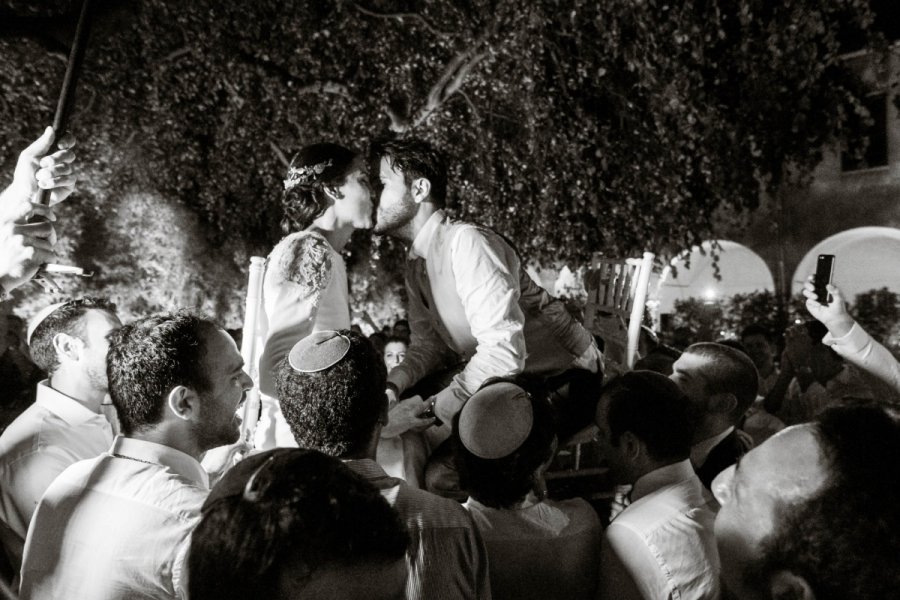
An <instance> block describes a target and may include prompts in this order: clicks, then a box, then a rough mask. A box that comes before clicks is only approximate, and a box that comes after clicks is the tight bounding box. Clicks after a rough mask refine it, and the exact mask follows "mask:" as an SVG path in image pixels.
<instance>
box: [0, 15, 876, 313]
mask: <svg viewBox="0 0 900 600" xmlns="http://www.w3.org/2000/svg"><path fill="white" fill-rule="evenodd" d="M28 4H29V3H28V2H16V3H14V4H12V8H9V7H7V8H6V9H5V10H6V11H11V10H14V11H15V15H14V17H15V19H13V21H11V22H14V24H13V25H12V26H9V27H7V28H6V29H5V30H4V31H2V33H3V35H2V37H0V89H2V94H0V116H2V118H0V130H2V134H0V146H2V152H0V157H2V159H3V161H4V162H3V165H2V168H3V172H4V173H5V174H9V173H11V165H12V164H13V162H14V159H15V156H16V154H17V152H18V150H19V149H21V148H22V147H24V145H26V143H27V142H28V141H30V140H31V139H32V138H33V137H35V136H36V135H37V132H39V131H40V130H41V129H42V127H43V126H45V124H46V123H49V122H50V120H51V117H52V111H53V108H54V106H55V95H56V91H57V89H58V86H59V82H61V80H62V73H63V70H64V67H65V40H64V36H63V41H62V42H60V39H61V38H60V35H59V34H58V33H57V32H58V31H59V30H60V24H61V23H63V24H64V23H65V20H66V19H69V20H71V19H72V17H73V15H74V14H75V13H77V4H78V3H74V4H75V6H74V7H73V6H70V3H68V2H56V3H52V4H51V7H50V8H47V7H46V6H44V5H43V4H42V5H41V6H42V7H39V8H35V11H36V12H34V11H32V12H29V11H28V8H27V5H28ZM34 4H35V5H37V4H38V3H34ZM23 6H26V8H23ZM42 11H43V12H42ZM872 18H873V15H872V12H871V10H870V8H869V5H868V2H867V1H866V0H783V1H782V2H779V3H775V2H771V1H769V0H685V1H684V2H667V1H665V0H607V1H604V2H595V1H593V0H535V1H525V0H418V1H414V0H358V1H356V2H348V1H343V0H332V1H326V2H318V1H316V2H314V1H301V0H293V1H285V0H255V1H254V2H217V1H214V0H194V1H193V2H187V3H172V2H165V1H164V0H143V1H138V0H126V1H124V2H118V3H106V4H103V3H101V8H100V10H99V11H98V14H97V17H96V24H95V29H94V34H93V38H92V40H91V44H90V47H89V48H88V52H87V58H86V61H85V67H84V72H83V73H82V75H81V82H80V89H79V97H78V108H77V110H76V115H75V117H74V118H73V127H72V129H73V131H74V132H75V133H76V134H77V136H78V137H79V140H80V150H79V156H80V158H81V164H82V165H83V167H84V182H83V184H81V185H80V188H79V191H78V193H77V194H78V197H77V199H75V201H73V202H71V203H70V205H69V206H67V207H65V208H64V209H62V210H63V211H64V212H63V216H64V218H65V220H64V221H63V223H64V225H63V226H62V235H63V238H64V240H63V242H64V248H65V250H66V252H67V253H68V258H70V259H71V260H73V261H77V262H79V263H81V264H85V265H87V266H89V267H93V268H95V269H96V270H97V271H98V276H97V277H96V278H95V279H94V280H92V281H90V280H88V281H79V282H70V283H69V284H68V285H70V286H81V287H80V289H85V290H89V291H95V292H99V293H109V294H111V295H113V296H114V297H117V299H119V300H120V302H124V303H125V304H126V305H127V310H131V311H135V312H140V311H144V310H153V309H158V308H162V307H163V306H166V305H170V304H173V303H179V302H181V303H184V302H190V303H193V304H198V303H199V304H200V305H203V306H205V307H206V308H207V309H209V310H212V311H214V312H217V313H219V315H220V316H223V317H225V318H226V319H227V320H230V321H231V322H234V318H235V314H236V311H237V313H238V314H239V310H240V306H241V305H240V297H241V288H242V287H243V286H244V285H245V280H244V277H245V275H244V274H243V272H244V270H245V260H246V257H247V256H248V255H249V254H251V253H256V254H260V253H263V254H264V253H266V252H267V251H268V249H269V248H271V247H272V246H273V245H274V243H275V242H276V241H277V239H278V237H279V234H280V232H279V231H278V228H277V224H278V221H279V219H280V216H281V214H280V208H279V199H280V189H281V180H282V178H283V177H284V171H285V168H286V164H285V163H286V161H287V160H289V158H290V156H291V155H292V153H293V152H295V151H296V150H297V149H299V148H300V147H301V146H302V145H304V144H307V143H311V142H315V141H321V140H330V141H337V142H340V143H343V144H345V145H348V146H351V147H355V148H358V149H362V148H363V147H364V146H365V145H366V143H367V142H368V141H369V140H370V139H372V138H373V137H375V136H378V135H383V134H385V133H394V134H415V135H420V136H423V137H426V138H428V139H430V140H432V141H433V142H435V143H436V144H437V145H438V146H439V147H441V148H442V149H443V150H444V151H445V152H446V153H447V155H448V156H449V157H450V159H451V161H450V163H451V177H450V198H449V201H450V204H451V208H453V210H454V211H455V212H456V214H458V215H459V216H461V217H463V218H466V219H471V220H475V221H478V222H481V223H483V224H485V225H488V226H491V227H494V228H496V229H497V230H498V231H501V232H502V233H503V234H505V235H506V236H507V237H509V238H510V239H512V240H513V241H514V242H515V243H516V244H517V246H518V248H519V250H520V251H521V253H522V254H523V255H525V256H526V257H528V258H529V259H532V260H538V261H551V260H562V261H564V262H570V263H577V262H579V261H584V260H586V259H587V257H588V256H589V255H590V253H591V252H594V251H604V252H607V253H610V254H625V253H635V252H638V251H640V250H643V249H649V250H653V251H655V252H657V253H658V254H659V253H666V252H676V251H678V250H680V249H681V248H684V247H690V246H691V245H693V244H696V243H699V242H700V241H702V240H704V239H709V238H712V237H715V236H714V229H715V217H716V215H721V214H735V215H737V214H741V213H742V212H745V211H747V210H752V209H753V208H754V207H756V206H757V205H758V202H759V198H760V194H762V193H772V192H775V191H777V189H779V187H780V186H781V185H783V184H784V183H785V182H786V181H787V180H789V179H796V178H798V177H799V178H802V177H804V176H806V175H807V174H808V173H809V172H810V171H811V170H812V168H813V167H814V166H815V165H816V164H817V163H818V162H819V160H820V159H821V152H822V150H823V148H824V147H825V146H826V145H827V144H830V143H833V142H835V141H837V140H840V139H842V138H843V137H845V136H846V135H848V134H849V132H850V131H852V130H855V129H857V128H856V127H855V126H856V124H857V122H858V121H860V120H865V119H866V118H867V115H866V112H865V109H864V108H863V107H862V104H861V103H860V98H861V97H863V96H864V94H865V91H866V90H865V89H864V87H863V85H862V83H861V82H860V80H859V78H858V77H857V75H856V74H854V73H853V72H852V71H851V70H850V69H849V68H847V67H846V66H845V64H844V62H843V61H842V59H841V57H840V53H841V47H840V37H841V35H843V34H846V32H847V31H851V32H852V33H854V34H855V35H857V37H858V36H859V35H862V36H863V37H864V38H865V39H867V40H868V42H869V43H868V45H869V46H870V47H871V48H873V49H876V50H877V49H878V48H879V47H880V46H879V40H877V39H875V38H871V37H867V36H868V34H867V31H868V30H869V27H870V25H871V23H872ZM17 25H18V26H17ZM26 25H27V26H26ZM375 179H376V180H377V178H375ZM154 207H157V208H154ZM179 237H182V238H184V239H176V238H179ZM352 255H353V260H351V264H355V266H354V267H353V270H354V274H353V275H352V279H353V280H354V281H355V282H358V285H356V286H355V287H356V292H357V300H360V301H361V300H365V299H370V300H371V299H372V298H374V297H376V296H377V295H378V294H381V293H383V291H384V288H385V285H384V284H385V283H388V284H391V283H393V284H396V282H397V281H398V275H399V273H400V270H401V264H402V263H401V258H402V254H401V252H400V249H399V248H398V247H397V245H396V244H392V243H390V242H388V241H386V240H382V239H378V238H374V239H373V238H372V236H369V235H359V236H357V239H355V241H354V243H353V245H352ZM385 273H387V274H389V275H390V277H385V276H384V274H385ZM388 287H389V286H388Z"/></svg>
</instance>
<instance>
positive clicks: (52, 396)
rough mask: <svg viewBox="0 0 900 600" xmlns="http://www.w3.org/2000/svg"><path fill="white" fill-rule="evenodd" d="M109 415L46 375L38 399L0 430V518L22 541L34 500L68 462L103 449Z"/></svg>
mask: <svg viewBox="0 0 900 600" xmlns="http://www.w3.org/2000/svg"><path fill="white" fill-rule="evenodd" d="M112 441H113V432H112V428H111V427H110V424H109V421H108V420H107V419H106V417H104V416H103V415H100V414H97V413H95V412H92V411H91V410H90V409H88V408H86V407H85V406H84V405H83V404H81V403H80V402H78V401H77V400H74V399H73V398H70V397H69V396H66V395H65V394H62V393H60V392H58V391H56V390H55V389H53V388H52V387H50V385H49V383H48V382H47V381H46V380H45V381H42V382H40V383H39V384H38V385H37V400H36V401H35V403H34V404H32V405H31V406H29V407H28V408H27V409H26V410H25V412H23V413H22V414H21V415H19V417H18V418H17V419H16V420H15V421H13V422H12V424H11V425H10V426H9V427H8V428H7V429H6V431H4V432H3V435H2V436H0V520H2V521H3V522H4V523H6V524H7V525H8V526H9V529H11V530H12V532H13V533H14V534H15V535H16V536H18V538H19V539H20V540H21V542H22V543H24V542H25V534H26V533H27V532H28V524H29V523H30V522H31V516H32V515H33V514H34V509H35V508H37V504H38V501H39V500H40V499H41V496H43V495H44V492H45V491H46V490H47V488H48V487H49V486H50V484H51V483H52V482H53V480H54V479H56V477H57V476H58V475H59V474H60V473H62V472H63V471H64V470H65V469H66V468H67V467H68V466H69V465H72V464H74V463H76V462H78V461H80V460H84V459H86V458H94V457H96V456H99V455H100V454H103V452H105V451H106V450H107V449H108V448H109V445H110V444H111V443H112Z"/></svg>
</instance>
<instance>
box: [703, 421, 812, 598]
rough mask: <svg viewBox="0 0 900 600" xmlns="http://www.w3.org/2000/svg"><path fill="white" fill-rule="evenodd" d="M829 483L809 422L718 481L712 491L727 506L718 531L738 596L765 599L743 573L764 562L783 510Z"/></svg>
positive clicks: (726, 574)
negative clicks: (765, 545) (765, 546)
mask: <svg viewBox="0 0 900 600" xmlns="http://www.w3.org/2000/svg"><path fill="white" fill-rule="evenodd" d="M826 479H827V467H826V463H825V459H824V457H823V455H822V452H821V449H820V446H819V442H818V440H817V439H816V435H815V433H814V430H813V426H812V425H809V424H805V425H797V426H795V427H789V428H788V429H785V430H783V431H781V432H779V433H777V434H776V435H775V436H773V437H771V438H769V439H768V440H767V441H766V442H764V443H763V444H762V445H760V446H758V447H757V448H754V449H753V450H751V451H750V452H748V453H747V454H745V455H744V456H743V458H741V459H739V460H738V463H737V464H736V465H733V466H731V467H729V468H728V469H726V470H725V471H722V472H721V473H720V474H719V475H718V476H717V477H716V478H715V480H714V481H713V484H712V491H713V494H714V495H715V497H716V500H718V502H719V504H721V505H722V508H721V510H719V513H718V515H717V516H716V527H715V532H716V544H717V545H718V547H719V558H720V559H721V562H722V579H723V581H724V582H725V584H726V586H727V587H728V589H729V590H730V591H731V592H732V593H734V594H735V595H736V597H737V598H739V599H741V600H743V599H745V598H757V597H762V596H761V594H760V590H757V589H753V587H752V585H748V582H747V581H745V579H746V578H745V577H744V576H743V574H744V573H745V571H746V570H747V568H748V566H750V565H753V564H755V563H758V562H759V561H760V559H761V558H762V556H761V552H762V550H761V544H762V542H763V541H764V540H765V539H766V538H767V537H769V536H770V535H772V534H773V533H775V528H776V524H777V521H778V514H779V512H778V511H779V510H791V508H790V507H791V506H792V505H796V504H797V503H799V502H802V501H803V500H805V499H807V498H809V497H810V496H811V495H812V494H814V493H815V492H816V491H817V490H818V489H820V488H821V487H822V485H823V484H824V483H825V481H826ZM757 583H761V582H757Z"/></svg>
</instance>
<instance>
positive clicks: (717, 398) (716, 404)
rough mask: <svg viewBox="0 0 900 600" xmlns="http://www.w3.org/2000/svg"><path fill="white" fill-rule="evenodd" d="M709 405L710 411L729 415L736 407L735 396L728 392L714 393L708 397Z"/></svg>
mask: <svg viewBox="0 0 900 600" xmlns="http://www.w3.org/2000/svg"><path fill="white" fill-rule="evenodd" d="M709 407H710V410H711V412H714V413H717V414H722V415H730V414H731V413H733V412H734V409H736V408H737V398H736V397H735V395H734V394H729V393H721V394H714V395H712V396H710V398H709Z"/></svg>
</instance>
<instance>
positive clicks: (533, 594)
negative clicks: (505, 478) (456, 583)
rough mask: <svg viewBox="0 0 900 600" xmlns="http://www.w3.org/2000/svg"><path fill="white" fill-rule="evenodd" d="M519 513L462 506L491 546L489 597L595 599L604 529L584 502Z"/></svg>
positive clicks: (545, 504) (472, 503) (534, 506)
mask: <svg viewBox="0 0 900 600" xmlns="http://www.w3.org/2000/svg"><path fill="white" fill-rule="evenodd" d="M531 499H532V500H533V501H532V502H530V503H527V504H526V505H525V506H521V507H517V508H491V507H489V506H485V505H484V504H482V503H480V502H478V501H477V500H475V499H474V498H469V500H468V501H467V502H466V503H465V504H464V505H463V506H465V507H466V509H468V511H469V512H470V513H471V515H472V518H473V519H474V520H475V524H476V525H477V526H478V530H479V531H480V532H481V537H482V538H484V543H485V546H487V552H488V562H489V564H490V570H491V571H490V577H491V594H492V595H493V597H494V598H518V599H519V600H527V599H535V600H553V599H556V598H559V599H561V600H563V599H564V600H579V599H587V598H594V595H595V594H596V590H597V563H598V561H599V560H600V540H601V538H602V536H603V529H602V527H601V526H600V519H598V518H597V513H595V512H594V509H593V508H591V505H590V504H588V503H587V502H585V501H584V500H582V499H581V498H574V499H572V500H563V501H560V502H553V501H550V500H544V501H542V502H537V501H536V499H534V498H533V496H532V497H531Z"/></svg>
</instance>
